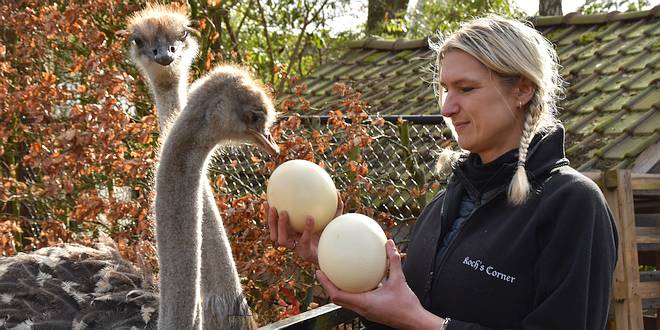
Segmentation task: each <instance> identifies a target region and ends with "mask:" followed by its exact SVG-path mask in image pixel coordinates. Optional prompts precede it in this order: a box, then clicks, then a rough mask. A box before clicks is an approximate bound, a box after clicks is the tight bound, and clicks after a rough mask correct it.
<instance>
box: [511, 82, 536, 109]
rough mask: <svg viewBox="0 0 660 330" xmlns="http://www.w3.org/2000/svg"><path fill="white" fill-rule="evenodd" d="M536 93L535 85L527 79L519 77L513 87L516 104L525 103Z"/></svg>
mask: <svg viewBox="0 0 660 330" xmlns="http://www.w3.org/2000/svg"><path fill="white" fill-rule="evenodd" d="M534 93H536V86H535V85H534V83H532V82H531V81H530V80H529V79H527V78H525V77H521V78H520V79H518V82H517V83H516V86H515V88H514V97H515V98H516V101H517V102H516V103H517V104H522V105H526V104H527V103H529V101H530V100H531V99H532V97H533V96H534Z"/></svg>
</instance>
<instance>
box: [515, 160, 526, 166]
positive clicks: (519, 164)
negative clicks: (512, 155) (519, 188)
mask: <svg viewBox="0 0 660 330" xmlns="http://www.w3.org/2000/svg"><path fill="white" fill-rule="evenodd" d="M516 166H518V167H525V161H524V160H519V161H518V163H517V164H516Z"/></svg>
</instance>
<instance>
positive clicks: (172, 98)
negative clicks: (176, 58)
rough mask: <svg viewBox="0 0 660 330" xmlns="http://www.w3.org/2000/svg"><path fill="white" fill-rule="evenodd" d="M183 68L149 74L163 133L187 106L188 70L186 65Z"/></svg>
mask: <svg viewBox="0 0 660 330" xmlns="http://www.w3.org/2000/svg"><path fill="white" fill-rule="evenodd" d="M172 65H175V64H172ZM181 66H182V68H177V67H176V66H175V67H172V68H166V69H164V70H162V71H161V72H149V73H148V79H149V86H150V87H151V92H152V93H153V94H154V99H155V101H156V108H157V109H158V124H159V125H160V128H161V130H162V131H166V130H167V128H169V126H171V125H172V122H173V121H174V118H175V117H176V114H177V113H179V111H180V110H181V109H183V108H185V106H186V101H187V98H188V68H187V67H186V66H185V65H181ZM170 69H173V70H170Z"/></svg>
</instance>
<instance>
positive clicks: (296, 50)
mask: <svg viewBox="0 0 660 330" xmlns="http://www.w3.org/2000/svg"><path fill="white" fill-rule="evenodd" d="M304 4H305V9H307V10H308V11H307V12H305V19H304V21H303V26H302V28H301V30H300V34H299V35H298V39H297V40H296V45H295V47H294V48H293V51H292V52H291V54H290V55H289V63H288V64H287V66H286V69H287V70H289V73H291V66H292V65H293V62H294V60H296V58H297V57H295V56H294V55H296V54H298V56H300V54H301V53H302V51H301V50H300V44H301V43H302V40H303V38H305V31H306V30H307V26H308V25H309V23H311V22H313V21H314V20H316V17H317V16H318V15H319V13H321V11H323V8H325V5H327V4H328V0H324V1H323V3H322V4H321V6H320V7H319V8H318V9H317V10H316V12H314V15H312V18H311V19H309V18H308V15H309V9H308V7H307V1H305V2H304ZM283 87H284V80H281V81H280V82H279V83H278V84H277V90H281V89H282V88H283Z"/></svg>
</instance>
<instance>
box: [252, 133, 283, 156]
mask: <svg viewBox="0 0 660 330" xmlns="http://www.w3.org/2000/svg"><path fill="white" fill-rule="evenodd" d="M248 132H249V133H250V135H251V136H252V139H253V141H254V142H255V144H256V145H257V146H258V147H259V148H261V149H263V150H264V151H265V152H267V153H268V154H269V155H271V156H272V157H275V156H277V155H279V154H280V147H279V146H278V145H277V143H276V142H275V140H273V137H272V136H271V135H270V133H268V132H265V133H264V132H259V131H256V130H253V129H249V130H248Z"/></svg>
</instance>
